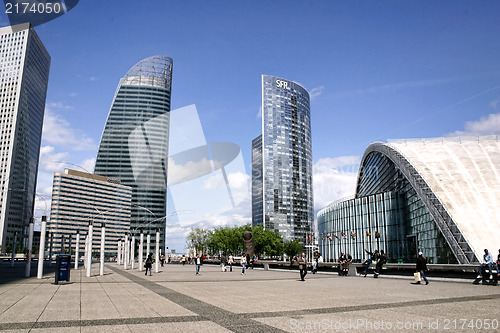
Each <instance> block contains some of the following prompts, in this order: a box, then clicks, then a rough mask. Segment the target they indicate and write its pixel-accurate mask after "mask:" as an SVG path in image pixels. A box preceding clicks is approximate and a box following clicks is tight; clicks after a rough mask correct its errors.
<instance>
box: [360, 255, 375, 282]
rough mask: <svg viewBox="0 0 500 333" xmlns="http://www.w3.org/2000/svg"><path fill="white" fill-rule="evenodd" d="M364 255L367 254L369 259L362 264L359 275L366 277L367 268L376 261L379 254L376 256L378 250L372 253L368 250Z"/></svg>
mask: <svg viewBox="0 0 500 333" xmlns="http://www.w3.org/2000/svg"><path fill="white" fill-rule="evenodd" d="M365 252H366V253H368V254H369V255H370V257H368V259H366V260H365V261H364V262H363V265H364V271H363V272H362V273H361V274H364V275H365V277H366V275H367V274H368V267H370V265H371V264H372V262H374V261H377V260H378V257H379V254H378V250H375V251H373V252H370V251H368V250H365Z"/></svg>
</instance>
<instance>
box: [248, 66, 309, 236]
mask: <svg viewBox="0 0 500 333" xmlns="http://www.w3.org/2000/svg"><path fill="white" fill-rule="evenodd" d="M310 114H311V111H310V106H309V93H308V92H307V91H306V90H305V89H304V88H303V87H301V86H300V85H298V84H297V83H295V82H292V81H288V80H285V79H282V78H278V77H275V76H270V75H262V139H261V141H260V140H259V139H256V140H254V143H253V146H252V148H253V150H252V154H253V156H254V157H258V156H259V157H258V158H256V159H254V162H255V163H253V165H252V167H253V168H254V170H252V175H253V178H254V179H253V182H252V183H253V187H252V198H253V208H255V209H257V208H258V206H260V207H262V208H260V209H262V210H263V211H262V215H260V213H257V212H256V211H255V209H253V213H254V214H253V217H254V221H253V224H254V225H256V224H261V223H262V224H263V225H264V228H265V229H270V230H274V231H276V232H278V233H280V234H281V236H282V237H283V238H284V239H285V240H292V239H299V240H301V241H302V242H303V243H304V244H306V243H307V241H308V234H310V233H311V232H312V224H313V221H314V216H313V214H314V213H313V191H312V151H311V117H310ZM256 149H259V150H261V152H256V151H255V150H256ZM255 168H259V169H260V170H255ZM257 187H259V188H257ZM260 196H262V200H260ZM257 197H259V200H256V198H257Z"/></svg>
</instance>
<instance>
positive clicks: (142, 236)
mask: <svg viewBox="0 0 500 333" xmlns="http://www.w3.org/2000/svg"><path fill="white" fill-rule="evenodd" d="M142 251H144V232H143V231H142V230H141V237H140V240H139V271H140V272H142Z"/></svg>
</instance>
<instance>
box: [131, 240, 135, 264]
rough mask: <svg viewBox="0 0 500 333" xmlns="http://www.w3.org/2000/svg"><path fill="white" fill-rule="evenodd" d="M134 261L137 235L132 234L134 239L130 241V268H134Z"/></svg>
mask: <svg viewBox="0 0 500 333" xmlns="http://www.w3.org/2000/svg"><path fill="white" fill-rule="evenodd" d="M134 261H135V236H132V240H131V241H130V268H131V269H134Z"/></svg>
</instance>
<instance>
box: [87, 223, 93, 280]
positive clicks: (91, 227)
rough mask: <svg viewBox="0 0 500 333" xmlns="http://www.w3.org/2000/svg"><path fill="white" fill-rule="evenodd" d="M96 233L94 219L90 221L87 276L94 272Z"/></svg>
mask: <svg viewBox="0 0 500 333" xmlns="http://www.w3.org/2000/svg"><path fill="white" fill-rule="evenodd" d="M93 234H94V225H93V223H92V221H90V222H89V236H88V237H89V241H88V242H89V245H88V247H87V277H90V273H91V272H92V236H93Z"/></svg>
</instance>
